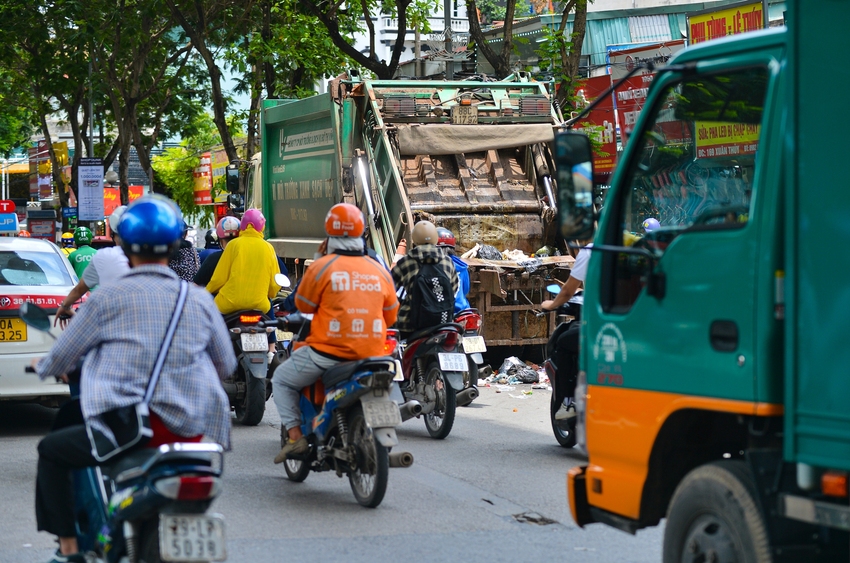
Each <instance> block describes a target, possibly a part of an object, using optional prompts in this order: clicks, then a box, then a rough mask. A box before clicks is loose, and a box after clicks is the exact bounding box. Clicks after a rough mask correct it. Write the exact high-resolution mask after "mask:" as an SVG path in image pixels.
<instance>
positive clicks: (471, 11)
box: [466, 0, 516, 78]
mask: <svg viewBox="0 0 850 563" xmlns="http://www.w3.org/2000/svg"><path fill="white" fill-rule="evenodd" d="M515 9H516V0H507V3H506V7H505V25H504V27H503V28H502V37H503V43H502V50H501V52H500V53H496V51H494V50H493V48H492V47H491V46H490V44H489V43H488V42H487V41H486V40H485V39H484V33H483V32H482V31H481V23H480V22H479V21H478V6H477V4H476V2H475V0H466V18H467V19H468V20H469V34H470V35H471V36H472V40H473V41H474V42H475V50H476V52H478V53H480V54H482V55H484V58H485V59H487V62H489V63H490V65H491V66H492V67H493V71H494V72H495V73H496V77H497V78H505V77H506V76H508V75H509V74H510V73H511V50H512V49H513V26H514V10H515Z"/></svg>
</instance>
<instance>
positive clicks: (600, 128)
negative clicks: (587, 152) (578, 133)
mask: <svg viewBox="0 0 850 563" xmlns="http://www.w3.org/2000/svg"><path fill="white" fill-rule="evenodd" d="M610 87H611V76H610V75H607V74H606V75H604V76H594V77H592V78H588V79H586V80H582V81H581V84H580V85H579V87H578V89H577V90H576V97H577V98H578V99H579V100H586V101H587V103H590V102H593V101H594V100H596V99H597V98H598V97H599V96H600V95H602V94H603V93H604V92H605V91H606V90H607V89H608V88H610ZM585 124H590V125H593V126H594V128H593V129H587V131H586V132H587V133H588V134H591V135H593V136H594V137H595V140H596V142H597V143H598V144H599V151H598V152H595V153H594V155H593V172H594V174H595V175H596V176H597V181H599V182H601V183H605V184H607V183H608V182H609V180H610V178H609V176H610V175H611V174H613V173H614V168H615V167H616V166H617V139H616V136H615V134H614V130H615V127H616V118H615V114H614V98H613V96H612V95H611V94H610V93H609V94H608V96H606V97H605V99H604V100H602V101H601V102H599V104H598V105H597V106H596V107H595V108H593V109H592V110H591V111H590V113H589V114H587V115H586V116H585V117H583V118H581V119H580V120H579V121H578V123H577V124H576V129H579V128H582V127H583V126H584V125H585ZM602 153H604V154H602Z"/></svg>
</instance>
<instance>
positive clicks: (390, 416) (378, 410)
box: [363, 401, 401, 428]
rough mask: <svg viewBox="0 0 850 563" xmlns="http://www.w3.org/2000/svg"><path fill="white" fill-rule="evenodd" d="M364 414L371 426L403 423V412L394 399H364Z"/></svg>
mask: <svg viewBox="0 0 850 563" xmlns="http://www.w3.org/2000/svg"><path fill="white" fill-rule="evenodd" d="M363 416H364V418H365V419H366V424H368V425H369V427H370V428H386V427H388V426H398V425H399V424H401V412H400V411H399V410H398V405H397V404H396V403H395V402H394V401H363Z"/></svg>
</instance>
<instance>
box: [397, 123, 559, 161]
mask: <svg viewBox="0 0 850 563" xmlns="http://www.w3.org/2000/svg"><path fill="white" fill-rule="evenodd" d="M554 138H555V134H554V130H553V128H552V125H549V124H547V123H539V124H530V125H448V124H446V125H443V124H438V125H398V149H399V153H400V154H401V155H402V156H405V155H417V154H430V155H439V154H458V153H470V152H482V151H488V150H491V149H506V148H511V147H520V146H524V145H533V144H536V143H550V142H552V140H553V139H554Z"/></svg>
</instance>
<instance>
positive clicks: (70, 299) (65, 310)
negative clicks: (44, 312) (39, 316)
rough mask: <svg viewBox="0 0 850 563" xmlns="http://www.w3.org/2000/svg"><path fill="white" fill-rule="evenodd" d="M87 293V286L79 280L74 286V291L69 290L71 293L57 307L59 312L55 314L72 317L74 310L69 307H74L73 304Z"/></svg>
mask: <svg viewBox="0 0 850 563" xmlns="http://www.w3.org/2000/svg"><path fill="white" fill-rule="evenodd" d="M88 291H89V286H88V285H86V282H85V281H83V280H80V281H79V282H77V285H75V286H74V289H72V290H71V293H69V294H68V296H67V297H66V298H65V299H64V300H63V301H62V304H61V305H59V310H58V311H57V313H60V314H66V315H68V314H70V315H73V314H74V310H73V309H72V308H71V307H72V306H73V305H74V303H76V302H77V301H79V300H80V298H82V296H83V295H85V294H86V292H88Z"/></svg>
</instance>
